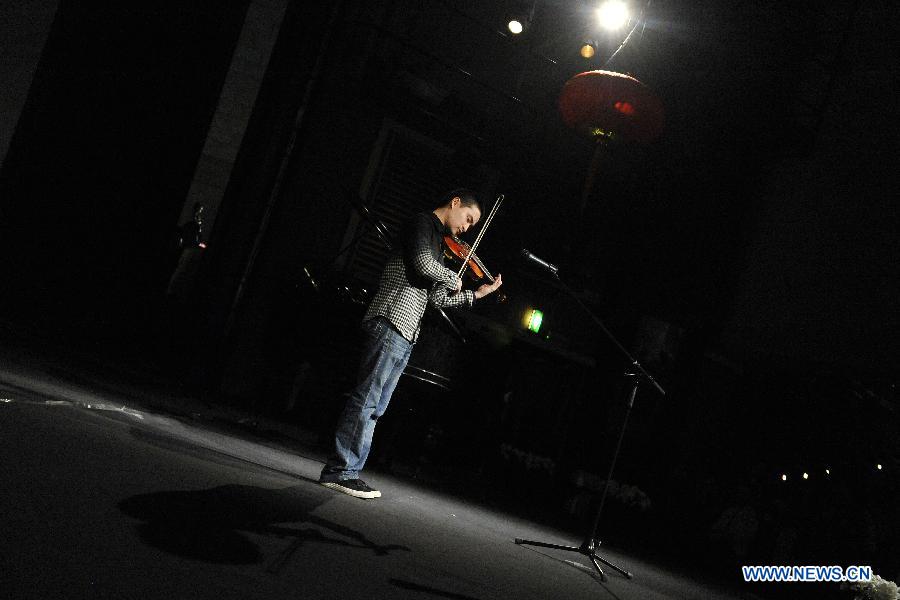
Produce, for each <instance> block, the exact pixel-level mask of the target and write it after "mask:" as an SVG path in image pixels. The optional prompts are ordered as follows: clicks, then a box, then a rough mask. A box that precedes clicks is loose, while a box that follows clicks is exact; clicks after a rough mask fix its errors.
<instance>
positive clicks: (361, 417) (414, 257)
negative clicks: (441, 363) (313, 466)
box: [319, 189, 502, 498]
mask: <svg viewBox="0 0 900 600" xmlns="http://www.w3.org/2000/svg"><path fill="white" fill-rule="evenodd" d="M479 219H481V204H480V203H479V201H478V198H477V196H476V195H475V194H474V193H473V192H471V191H470V190H467V189H457V190H453V191H452V192H450V193H448V194H446V195H444V197H443V199H442V201H441V205H440V206H438V207H437V208H436V209H434V210H433V211H432V212H430V213H420V214H416V215H415V216H413V217H412V219H410V220H409V221H408V222H407V223H406V224H405V225H404V226H403V228H402V230H401V233H400V240H399V241H400V243H399V244H398V246H399V248H398V251H399V253H398V254H395V255H394V256H392V257H391V258H390V259H389V260H388V262H387V264H386V265H385V267H384V271H383V272H382V274H381V281H380V282H379V288H378V292H377V293H376V294H375V297H374V298H373V299H372V302H371V304H370V305H369V308H368V310H367V311H366V314H365V316H364V317H363V323H362V329H363V333H364V342H363V349H362V350H363V352H362V361H361V363H360V368H359V374H358V378H357V385H356V388H354V390H353V391H352V392H351V394H350V397H349V398H348V400H347V404H346V406H345V407H344V410H343V412H342V413H341V416H340V419H339V420H338V425H337V430H336V432H335V440H334V449H333V452H332V455H331V456H330V457H329V458H328V460H327V461H326V463H325V466H324V468H323V469H322V473H321V475H320V476H319V483H321V484H322V485H324V486H326V487H329V488H331V489H334V490H337V491H340V492H343V493H345V494H349V495H350V496H354V497H356V498H378V497H380V496H381V492H379V491H378V490H374V489H372V488H371V487H369V486H368V485H366V483H365V482H364V481H363V480H362V479H360V478H359V474H360V472H361V471H362V470H363V467H364V466H365V464H366V459H367V458H368V455H369V449H370V448H371V445H372V435H373V434H374V432H375V424H376V423H377V421H378V418H379V417H381V416H382V415H383V414H384V412H385V410H386V409H387V406H388V403H389V402H390V399H391V395H392V394H393V393H394V388H396V387H397V382H398V380H399V379H400V375H401V373H403V369H404V368H406V363H407V362H408V361H409V355H410V353H411V352H412V348H413V344H415V342H416V340H417V339H418V337H419V331H420V323H421V320H422V315H423V314H424V313H425V308H426V307H427V305H428V304H429V303H430V304H432V305H434V306H436V307H438V308H454V307H462V306H469V307H470V306H472V305H473V304H474V303H475V301H476V300H478V299H480V298H483V297H485V296H487V295H488V294H491V293H493V292H494V291H496V290H497V288H499V287H500V285H502V281H501V276H500V275H497V277H496V279H494V281H493V283H487V284H484V285H481V286H480V287H479V288H478V289H477V290H475V291H471V290H463V289H462V280H461V279H460V278H459V277H458V276H457V274H456V273H454V272H453V271H451V270H450V269H448V268H446V267H445V266H444V265H443V263H442V260H441V258H442V256H443V248H442V242H443V238H444V236H445V235H447V234H448V233H449V234H453V235H456V236H458V235H461V234H463V233H465V232H466V231H467V230H468V229H469V228H470V227H472V226H474V225H475V224H476V223H478V221H479Z"/></svg>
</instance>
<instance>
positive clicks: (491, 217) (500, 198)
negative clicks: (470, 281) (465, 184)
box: [456, 194, 503, 279]
mask: <svg viewBox="0 0 900 600" xmlns="http://www.w3.org/2000/svg"><path fill="white" fill-rule="evenodd" d="M501 204H503V194H500V195H499V196H497V200H496V201H494V206H492V207H491V212H490V213H488V216H487V218H486V219H485V220H484V225H482V227H481V231H479V232H478V236H477V237H476V238H475V241H474V242H473V243H472V247H471V248H469V253H468V254H467V255H466V259H465V260H464V261H463V264H462V267H460V268H459V273H457V274H456V276H457V277H459V278H460V279H462V276H463V273H465V272H466V268H467V267H468V266H469V259H470V258H472V255H473V254H475V249H476V248H477V247H478V244H480V243H481V238H483V237H484V232H485V231H487V228H488V227H489V226H490V224H491V221H493V220H494V215H496V214H497V211H498V210H500V205H501Z"/></svg>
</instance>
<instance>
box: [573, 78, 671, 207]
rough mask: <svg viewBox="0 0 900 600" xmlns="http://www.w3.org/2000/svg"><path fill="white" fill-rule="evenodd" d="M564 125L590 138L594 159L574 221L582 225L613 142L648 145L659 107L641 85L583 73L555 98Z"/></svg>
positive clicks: (658, 127) (657, 128)
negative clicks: (608, 148) (609, 147)
mask: <svg viewBox="0 0 900 600" xmlns="http://www.w3.org/2000/svg"><path fill="white" fill-rule="evenodd" d="M559 112H560V114H561V115H562V119H563V121H564V122H565V124H566V125H568V126H569V127H571V128H572V129H574V130H576V131H578V132H580V133H583V134H584V135H587V136H589V137H591V138H593V140H594V143H595V146H594V156H593V158H592V159H591V166H590V167H589V169H588V173H587V176H586V177H585V182H584V189H583V190H582V194H581V205H580V209H579V212H578V214H577V217H578V219H579V222H584V211H585V208H586V207H587V200H588V198H589V197H590V195H591V192H592V191H593V189H594V184H595V181H596V178H597V172H598V171H599V170H600V165H601V164H602V163H603V161H604V159H605V158H606V156H607V154H608V153H607V147H608V146H609V144H610V143H611V142H613V141H621V142H637V143H649V142H651V141H653V140H654V139H656V138H657V137H658V136H659V134H660V132H661V131H662V128H663V107H662V103H661V102H660V101H659V99H658V98H657V97H656V95H655V94H654V93H653V92H652V91H650V89H649V88H648V87H647V86H645V85H644V84H643V83H641V82H640V81H638V80H637V79H635V78H634V77H631V76H630V75H623V74H622V73H615V72H613V71H586V72H584V73H579V74H578V75H575V76H574V77H572V78H571V79H569V80H568V81H567V82H566V83H565V85H564V86H563V89H562V93H561V94H560V97H559Z"/></svg>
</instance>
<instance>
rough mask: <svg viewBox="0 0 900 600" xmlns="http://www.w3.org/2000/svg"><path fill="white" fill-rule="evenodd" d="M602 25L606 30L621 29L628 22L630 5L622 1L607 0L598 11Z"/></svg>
mask: <svg viewBox="0 0 900 600" xmlns="http://www.w3.org/2000/svg"><path fill="white" fill-rule="evenodd" d="M597 18H598V19H599V20H600V25H601V26H603V27H604V28H606V29H610V30H613V29H619V28H620V27H622V26H623V25H625V23H627V22H628V5H627V4H625V3H624V2H622V1H621V0H606V2H604V3H603V4H601V5H600V8H598V9H597Z"/></svg>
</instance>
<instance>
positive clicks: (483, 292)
mask: <svg viewBox="0 0 900 600" xmlns="http://www.w3.org/2000/svg"><path fill="white" fill-rule="evenodd" d="M501 285H503V276H502V275H499V274H498V275H497V277H496V278H495V279H494V283H485V284H484V285H482V286H481V287H479V288H478V289H477V290H475V298H476V299H479V298H484V297H485V296H487V295H488V294H493V293H494V292H496V291H497V288H499V287H500V286H501Z"/></svg>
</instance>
